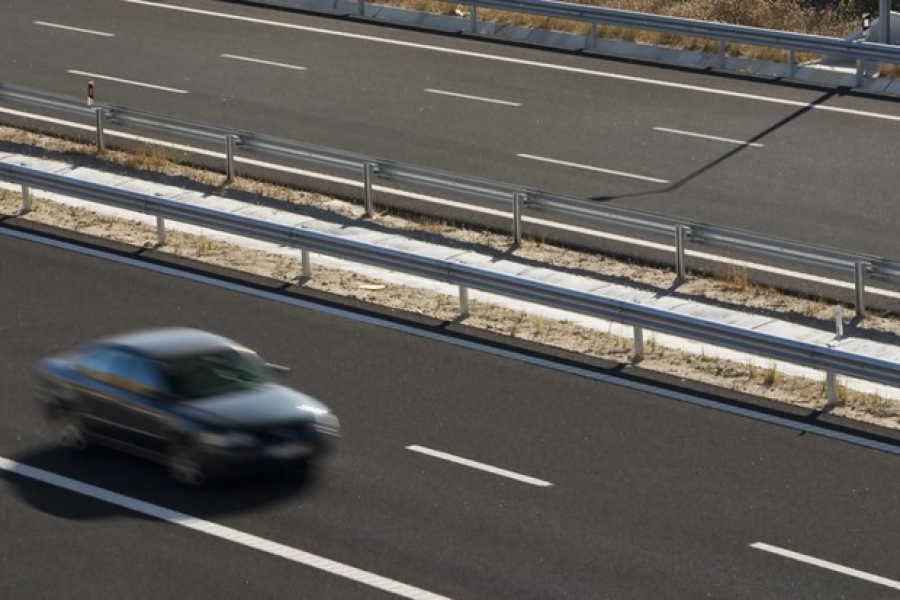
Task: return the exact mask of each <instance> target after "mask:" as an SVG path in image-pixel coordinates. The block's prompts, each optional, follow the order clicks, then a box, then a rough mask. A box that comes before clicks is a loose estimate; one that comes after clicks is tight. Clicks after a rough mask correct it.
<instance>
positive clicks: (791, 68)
mask: <svg viewBox="0 0 900 600" xmlns="http://www.w3.org/2000/svg"><path fill="white" fill-rule="evenodd" d="M787 67H788V77H790V78H791V79H793V78H794V74H795V73H796V72H797V55H796V54H795V53H794V51H793V50H788V62H787Z"/></svg>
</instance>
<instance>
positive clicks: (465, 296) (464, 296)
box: [459, 285, 469, 317]
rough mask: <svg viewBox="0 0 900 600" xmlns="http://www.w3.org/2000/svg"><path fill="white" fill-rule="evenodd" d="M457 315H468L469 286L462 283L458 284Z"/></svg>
mask: <svg viewBox="0 0 900 600" xmlns="http://www.w3.org/2000/svg"><path fill="white" fill-rule="evenodd" d="M459 316H460V317H468V316H469V288H467V287H466V286H464V285H461V286H459Z"/></svg>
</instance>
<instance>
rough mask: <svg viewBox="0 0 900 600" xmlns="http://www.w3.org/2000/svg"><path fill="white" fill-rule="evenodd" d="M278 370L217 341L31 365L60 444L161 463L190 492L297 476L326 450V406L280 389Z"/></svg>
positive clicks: (133, 337) (169, 338) (183, 335)
mask: <svg viewBox="0 0 900 600" xmlns="http://www.w3.org/2000/svg"><path fill="white" fill-rule="evenodd" d="M281 370H284V368H283V367H277V366H275V365H272V364H269V363H267V362H265V361H264V360H262V359H261V358H260V357H259V356H258V355H257V354H256V353H255V352H253V351H251V350H249V349H247V348H245V347H243V346H241V345H240V344H238V343H236V342H233V341H231V340H229V339H226V338H224V337H221V336H218V335H215V334H212V333H208V332H205V331H200V330H197V329H187V328H168V329H154V330H146V331H137V332H133V333H126V334H123V335H118V336H115V337H110V338H106V339H103V340H99V341H96V342H92V343H89V344H86V345H85V346H83V347H81V348H78V349H76V350H74V351H72V352H69V353H67V354H63V355H60V356H54V357H50V358H45V359H43V360H41V361H40V362H39V363H38V365H37V375H38V381H39V398H40V400H41V403H42V406H43V407H44V409H45V410H46V414H47V415H48V417H49V418H50V419H51V422H52V423H53V425H54V426H55V429H56V431H57V433H58V436H59V438H60V439H61V440H62V441H63V443H65V444H66V445H68V446H70V447H72V448H75V449H79V450H81V449H84V448H86V447H87V446H88V445H89V444H91V443H96V444H100V445H104V446H109V447H112V448H115V449H118V450H123V451H125V452H129V453H132V454H136V455H139V456H142V457H145V458H149V459H153V460H156V461H159V462H162V463H164V464H165V465H166V466H167V468H168V470H169V473H170V475H171V476H172V477H173V478H174V479H175V480H177V481H179V482H181V483H185V484H189V485H200V484H201V483H203V482H204V481H206V480H207V479H209V478H213V477H219V476H224V475H230V474H232V473H236V472H240V471H245V470H249V469H254V470H255V469H257V468H258V467H266V466H273V465H274V466H285V467H305V466H306V465H307V464H308V462H309V461H310V460H312V459H315V458H316V457H318V456H320V455H321V454H322V453H323V452H325V451H326V450H328V449H329V447H330V446H332V445H333V442H334V440H336V438H337V437H338V436H339V433H340V424H339V422H338V419H337V417H335V415H334V414H333V413H332V412H331V411H330V410H329V409H328V407H327V406H325V405H324V404H322V403H321V402H319V401H318V400H316V399H314V398H312V397H310V396H307V395H306V394H303V393H301V392H298V391H296V390H293V389H291V388H289V387H286V386H284V385H282V384H280V383H279V382H278V379H277V375H278V371H281Z"/></svg>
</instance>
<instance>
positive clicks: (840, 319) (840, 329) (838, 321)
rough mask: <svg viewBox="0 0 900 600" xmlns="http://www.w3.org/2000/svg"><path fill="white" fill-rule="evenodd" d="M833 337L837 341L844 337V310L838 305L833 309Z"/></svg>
mask: <svg viewBox="0 0 900 600" xmlns="http://www.w3.org/2000/svg"><path fill="white" fill-rule="evenodd" d="M834 335H835V337H836V338H837V339H841V338H843V337H844V308H843V307H842V306H841V305H840V304H838V305H837V306H835V307H834Z"/></svg>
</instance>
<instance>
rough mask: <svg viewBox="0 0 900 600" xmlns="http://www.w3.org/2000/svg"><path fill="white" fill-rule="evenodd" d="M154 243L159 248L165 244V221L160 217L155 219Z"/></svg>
mask: <svg viewBox="0 0 900 600" xmlns="http://www.w3.org/2000/svg"><path fill="white" fill-rule="evenodd" d="M156 242H157V244H159V245H160V246H164V245H165V243H166V220H165V219H163V218H162V217H156Z"/></svg>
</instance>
